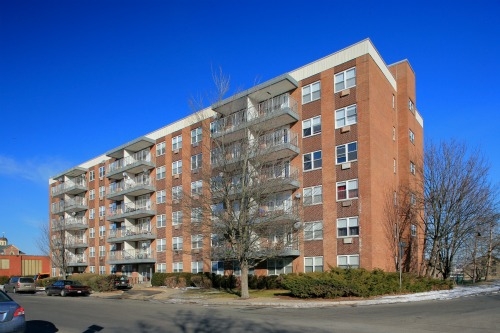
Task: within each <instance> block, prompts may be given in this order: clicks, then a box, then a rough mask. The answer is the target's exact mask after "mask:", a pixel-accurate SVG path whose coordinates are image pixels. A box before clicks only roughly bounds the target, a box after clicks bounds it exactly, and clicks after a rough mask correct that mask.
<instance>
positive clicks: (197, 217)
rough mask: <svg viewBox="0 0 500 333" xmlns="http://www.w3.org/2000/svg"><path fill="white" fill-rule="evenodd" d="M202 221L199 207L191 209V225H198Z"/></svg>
mask: <svg viewBox="0 0 500 333" xmlns="http://www.w3.org/2000/svg"><path fill="white" fill-rule="evenodd" d="M202 219H203V214H202V209H201V207H194V208H191V223H200V222H201V221H202Z"/></svg>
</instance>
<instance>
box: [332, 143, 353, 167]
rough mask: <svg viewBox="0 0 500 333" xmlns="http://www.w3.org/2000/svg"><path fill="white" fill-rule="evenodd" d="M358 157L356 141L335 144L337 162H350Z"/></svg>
mask: <svg viewBox="0 0 500 333" xmlns="http://www.w3.org/2000/svg"><path fill="white" fill-rule="evenodd" d="M357 159H358V143H357V142H356V141H355V142H350V143H346V144H345V145H340V146H337V164H342V163H345V162H352V161H356V160H357Z"/></svg>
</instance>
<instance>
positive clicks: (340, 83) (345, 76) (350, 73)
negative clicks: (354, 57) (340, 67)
mask: <svg viewBox="0 0 500 333" xmlns="http://www.w3.org/2000/svg"><path fill="white" fill-rule="evenodd" d="M355 85H356V68H351V69H348V70H346V71H343V72H341V73H338V74H335V92H339V91H341V90H344V89H348V88H351V87H354V86H355Z"/></svg>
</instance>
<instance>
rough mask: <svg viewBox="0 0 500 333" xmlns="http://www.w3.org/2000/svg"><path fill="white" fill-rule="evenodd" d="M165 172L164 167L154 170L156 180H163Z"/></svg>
mask: <svg viewBox="0 0 500 333" xmlns="http://www.w3.org/2000/svg"><path fill="white" fill-rule="evenodd" d="M165 170H166V168H165V166H164V165H163V166H161V167H158V168H156V179H163V178H165V173H166V172H165Z"/></svg>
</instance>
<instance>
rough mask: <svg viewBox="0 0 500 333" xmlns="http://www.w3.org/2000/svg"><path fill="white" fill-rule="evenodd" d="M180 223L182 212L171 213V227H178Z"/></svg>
mask: <svg viewBox="0 0 500 333" xmlns="http://www.w3.org/2000/svg"><path fill="white" fill-rule="evenodd" d="M181 223H182V211H180V210H179V211H176V212H172V225H178V224H181Z"/></svg>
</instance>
